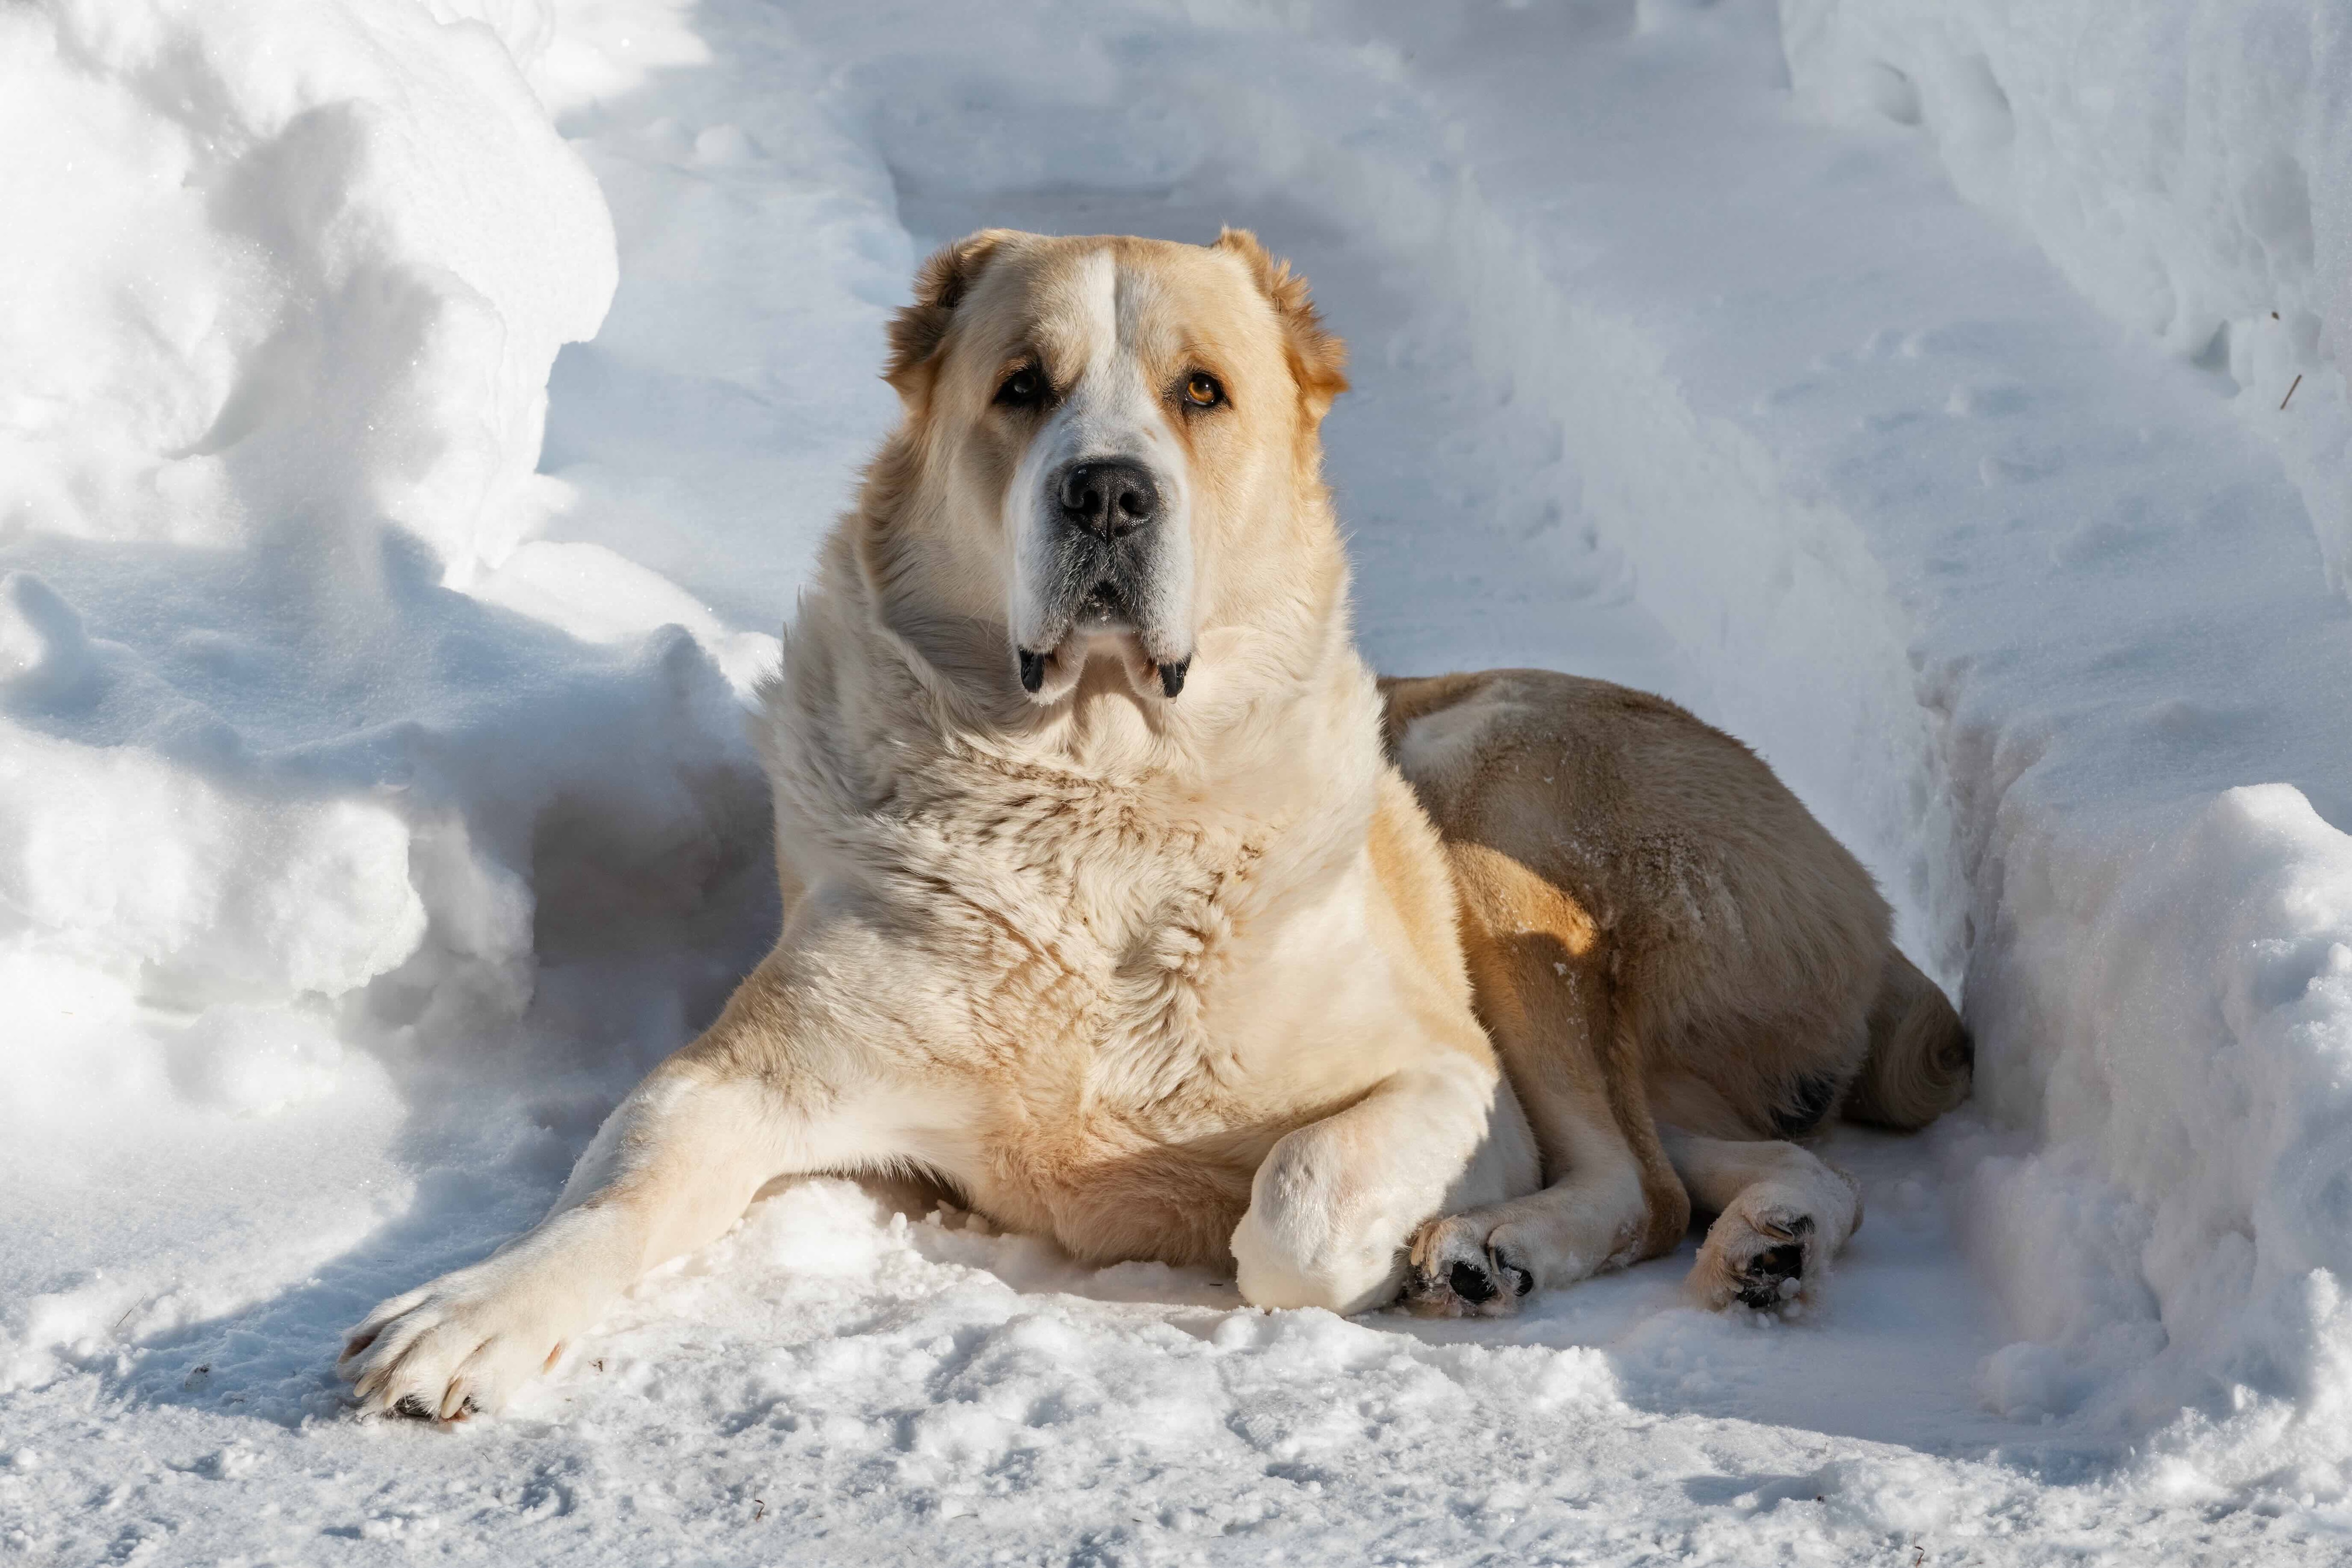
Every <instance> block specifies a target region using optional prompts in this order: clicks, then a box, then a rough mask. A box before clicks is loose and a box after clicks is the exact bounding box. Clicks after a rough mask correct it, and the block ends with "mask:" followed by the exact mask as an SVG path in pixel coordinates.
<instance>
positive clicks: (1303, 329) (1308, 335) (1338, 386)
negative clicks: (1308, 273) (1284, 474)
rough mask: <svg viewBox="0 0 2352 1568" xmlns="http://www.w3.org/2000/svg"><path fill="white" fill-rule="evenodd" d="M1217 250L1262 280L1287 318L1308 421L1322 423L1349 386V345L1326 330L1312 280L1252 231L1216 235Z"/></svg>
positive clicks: (1294, 369) (1288, 343) (1287, 339)
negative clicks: (1310, 287) (1311, 289)
mask: <svg viewBox="0 0 2352 1568" xmlns="http://www.w3.org/2000/svg"><path fill="white" fill-rule="evenodd" d="M1216 248H1217V249H1219V250H1222V251H1224V252H1226V253H1228V254H1230V255H1232V256H1236V257H1238V258H1239V259H1240V261H1241V264H1242V265H1243V266H1244V267H1247V268H1249V271H1250V276H1251V277H1255V278H1256V279H1257V286H1258V291H1259V292H1260V293H1262V294H1264V295H1265V297H1266V298H1267V300H1268V301H1270V302H1271V303H1272V304H1273V306H1274V313H1275V314H1276V316H1278V317H1280V318H1281V319H1282V329H1283V336H1284V339H1285V344H1284V346H1285V348H1286V350H1287V352H1288V354H1289V357H1290V373H1291V375H1292V376H1293V377H1294V378H1296V379H1297V382H1298V395H1299V399H1300V401H1301V402H1303V403H1304V404H1305V405H1306V412H1307V422H1308V423H1321V422H1322V419H1323V416H1324V415H1325V414H1327V413H1330V412H1331V400H1332V399H1333V398H1336V397H1338V396H1339V394H1340V393H1341V392H1346V391H1347V390H1348V345H1347V344H1346V343H1344V342H1341V341H1340V340H1339V337H1338V336H1337V335H1336V334H1334V333H1331V332H1328V331H1326V330H1325V329H1324V327H1323V318H1322V317H1321V316H1319V315H1318V314H1317V313H1316V309H1315V301H1314V300H1313V298H1310V297H1309V296H1308V294H1307V279H1306V278H1304V277H1300V276H1299V275H1298V274H1297V273H1295V272H1293V271H1291V270H1290V263H1288V262H1286V261H1276V260H1275V259H1274V257H1273V256H1268V255H1267V254H1266V250H1265V246H1262V245H1260V244H1258V243H1257V235H1254V234H1252V233H1250V232H1249V230H1247V229H1230V228H1229V229H1226V230H1224V231H1223V232H1222V233H1221V234H1219V235H1217V244H1216Z"/></svg>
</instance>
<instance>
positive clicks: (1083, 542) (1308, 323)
mask: <svg viewBox="0 0 2352 1568" xmlns="http://www.w3.org/2000/svg"><path fill="white" fill-rule="evenodd" d="M891 336H892V350H893V354H892V360H891V364H890V367H889V371H888V372H887V373H888V375H889V379H890V381H891V382H892V384H893V385H895V386H896V387H897V388H898V391H899V392H900V394H901V396H902V397H903V398H904V399H905V402H906V407H907V420H906V423H905V425H904V426H903V427H902V429H901V430H900V432H899V434H898V437H896V438H894V441H893V443H892V444H891V446H890V447H888V448H886V449H885V452H884V454H883V457H882V459H881V460H880V461H879V462H878V463H877V465H876V469H875V473H874V475H873V476H872V478H871V479H870V480H869V489H868V493H867V504H866V513H867V516H868V517H869V519H874V520H875V521H876V523H877V528H876V530H875V531H874V532H873V533H872V534H871V535H870V536H869V538H868V539H867V540H866V562H867V567H868V571H869V574H870V575H871V577H872V579H873V580H875V582H876V583H877V588H879V589H880V590H881V591H882V593H883V597H884V599H885V601H886V613H887V614H889V615H890V617H891V619H892V622H893V623H894V625H897V626H898V629H899V630H900V631H901V632H902V633H903V634H906V635H908V638H909V640H910V641H911V642H913V643H915V644H916V645H917V647H918V648H919V650H920V651H922V652H924V653H926V654H927V655H928V656H929V657H931V658H932V659H933V661H934V663H940V664H946V665H948V666H950V667H951V668H954V667H957V666H961V667H962V669H961V671H960V673H968V674H970V675H971V676H972V677H975V678H979V679H981V680H982V681H983V682H986V683H993V684H999V685H1002V684H1003V683H1006V682H1010V683H1013V684H1016V685H1017V686H1018V688H1019V689H1020V690H1021V691H1023V692H1024V693H1025V694H1027V700H1028V701H1029V702H1032V703H1035V704H1045V705H1050V704H1053V703H1055V702H1058V701H1060V700H1062V699H1063V698H1064V697H1066V696H1067V695H1069V694H1070V692H1071V691H1072V690H1073V689H1075V688H1076V687H1077V686H1078V685H1079V684H1080V683H1081V681H1082V679H1083V678H1084V677H1085V675H1086V673H1087V667H1088V665H1089V664H1097V667H1114V666H1115V667H1116V668H1117V669H1118V670H1119V671H1122V672H1123V673H1124V674H1125V675H1126V677H1127V681H1128V683H1129V685H1132V687H1133V688H1134V690H1135V691H1136V693H1137V694H1138V695H1140V696H1143V697H1146V698H1150V699H1154V700H1158V701H1161V702H1172V701H1174V700H1176V698H1177V697H1178V695H1180V694H1181V692H1182V690H1183V688H1184V684H1185V680H1186V677H1187V674H1188V673H1189V671H1190V670H1191V668H1192V664H1193V660H1194V658H1195V655H1196V652H1197V651H1198V649H1199V647H1200V644H1201V641H1202V634H1203V632H1204V631H1205V630H1207V629H1210V628H1215V627H1220V626H1232V625H1245V624H1251V623H1253V622H1258V621H1261V620H1265V618H1268V617H1276V618H1278V617H1279V616H1280V614H1281V612H1282V607H1283V604H1284V602H1285V601H1286V600H1287V601H1297V600H1298V599H1299V598H1300V597H1301V596H1302V595H1303V594H1307V593H1312V592H1318V591H1320V592H1327V593H1328V584H1325V583H1323V582H1321V581H1320V579H1322V578H1326V577H1329V576H1330V575H1332V573H1333V572H1334V571H1335V570H1337V569H1336V566H1334V565H1327V564H1326V563H1324V562H1323V561H1321V560H1320V559H1318V558H1319V557H1320V556H1321V555H1326V554H1328V555H1329V556H1331V557H1332V558H1333V560H1334V561H1335V562H1336V555H1337V544H1336V539H1335V538H1334V537H1333V530H1332V528H1331V523H1330V518H1329V514H1328V507H1326V506H1325V505H1324V504H1323V496H1322V490H1321V482H1320V476H1319V467H1320V451H1319V445H1318V438H1317V427H1318V423H1320V421H1321V419H1322V416H1323V413H1324V412H1325V410H1326V409H1328V407H1329V405H1330V400H1331V398H1332V397H1333V396H1334V395H1336V394H1337V393H1338V392H1339V391H1340V390H1341V389H1342V388H1343V387H1344V385H1345V382H1344V381H1343V380H1342V378H1341V375H1340V366H1341V364H1342V361H1343V352H1344V351H1343V350H1342V349H1341V348H1340V345H1339V342H1338V340H1336V339H1333V338H1331V337H1329V336H1328V334H1326V333H1324V332H1323V331H1322V330H1321V329H1320V327H1319V325H1318V322H1317V320H1316V318H1315V314H1314V310H1313V308H1312V307H1311V306H1310V305H1309V304H1308V303H1307V296H1306V288H1305V285H1304V283H1303V281H1302V280H1299V279H1296V278H1293V277H1290V276H1289V274H1288V272H1287V271H1286V269H1285V268H1282V267H1277V266H1276V264H1275V263H1274V262H1273V261H1272V260H1271V259H1270V258H1269V257H1267V256H1266V255H1265V251H1263V250H1262V249H1260V248H1259V246H1258V245H1257V243H1256V241H1255V240H1254V239H1253V238H1251V237H1250V236H1249V235H1245V234H1238V233H1234V232H1231V231H1228V233H1227V234H1226V235H1224V236H1223V238H1221V239H1220V240H1219V242H1218V243H1217V244H1216V245H1214V246H1186V245H1175V244H1171V243H1167V242H1163V241H1156V240H1140V239H1129V238H1079V239H1059V238H1047V237H1044V236H1040V235H1023V234H1013V233H1010V232H1007V231H1002V230H989V231H985V232H983V233H982V234H978V235H972V236H971V237H970V238H968V239H965V240H962V241H960V242H958V243H957V244H955V245H952V246H948V247H947V248H946V249H945V250H942V251H941V252H940V253H939V254H938V255H937V256H933V257H932V258H931V259H930V261H929V263H928V264H926V266H925V267H924V269H923V272H922V275H921V276H920V277H919V278H918V280H917V284H916V299H915V303H914V304H913V305H911V306H909V307H908V308H907V309H906V310H905V311H903V312H901V313H900V315H899V317H898V320H897V321H896V322H895V323H894V324H893V327H892V334H891Z"/></svg>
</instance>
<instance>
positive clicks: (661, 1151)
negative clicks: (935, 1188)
mask: <svg viewBox="0 0 2352 1568" xmlns="http://www.w3.org/2000/svg"><path fill="white" fill-rule="evenodd" d="M782 968H783V965H782V962H781V960H780V958H771V960H770V961H769V962H768V963H767V964H763V965H761V968H760V970H759V971H758V972H756V973H755V974H754V975H753V976H752V977H751V978H750V979H748V980H746V981H745V982H744V984H743V986H742V988H740V990H738V992H737V993H736V996H735V998H734V999H733V1000H732V1001H731V1002H730V1003H729V1004H728V1008H727V1011H726V1013H725V1015H724V1016H722V1017H721V1018H720V1019H719V1022H718V1023H716V1024H714V1025H713V1026H712V1027H711V1028H710V1030H709V1031H708V1032H707V1033H705V1034H704V1035H703V1036H702V1037H701V1038H700V1039H699V1040H696V1041H695V1042H694V1043H693V1044H691V1045H688V1046H687V1047H686V1048H685V1049H684V1050H682V1051H678V1052H677V1054H676V1055H674V1056H672V1057H670V1059H669V1060H668V1061H665V1062H664V1063H663V1064H662V1065H661V1066H659V1067H657V1068H656V1069H655V1070H654V1071H653V1072H652V1073H650V1074H649V1075H647V1077H646V1080H645V1082H642V1083H640V1084H638V1085H637V1087H636V1088H635V1090H634V1091H633V1092H631V1093H630V1094H629V1096H628V1098H627V1099H625V1100H624V1101H623V1102H622V1103H621V1104H620V1105H619V1107H618V1108H617V1109H615V1110H614V1112H613V1113H612V1115H611V1116H609V1117H608V1118H606V1120H605V1122H604V1126H603V1128H602V1129H601V1130H599V1131H598V1133H597V1134H596V1136H595V1138H594V1140H593V1142H591V1143H590V1145H589V1146H588V1149H587V1152H586V1153H584V1154H583V1155H581V1157H580V1162H579V1164H578V1165H577V1166H575V1167H574V1168H573V1170H572V1179H571V1180H570V1182H568V1183H567V1184H566V1185H565V1186H564V1189H563V1193H562V1197H559V1198H558V1199H557V1200H556V1203H555V1207H553V1208H552V1209H551V1210H550V1211H549V1213H548V1216H547V1218H545V1219H542V1220H541V1222H540V1223H539V1225H538V1226H537V1227H536V1228H533V1229H531V1230H530V1232H528V1233H527V1234H525V1235H524V1236H522V1237H521V1238H520V1239H517V1240H515V1241H513V1242H510V1243H509V1244H508V1245H507V1246H506V1247H505V1248H503V1249H500V1250H499V1251H498V1252H496V1253H494V1254H493V1255H491V1256H490V1257H488V1258H487V1259H485V1260H482V1261H481V1262H479V1263H476V1264H474V1265H472V1266H471V1267H469V1268H465V1269H459V1270H456V1271H454V1272H452V1273H448V1274H444V1275H443V1276H441V1278H439V1279H437V1280H435V1281H432V1282H431V1283H429V1284H426V1285H424V1286H422V1287H420V1288H418V1289H416V1290H414V1291H409V1292H408V1293H407V1294H405V1295H401V1296H395V1297H394V1298H393V1299H392V1300H390V1301H385V1302H383V1304H382V1305H380V1306H378V1307H377V1308H376V1309H375V1311H374V1312H370V1313H369V1314H368V1316H367V1318H366V1319H365V1321H363V1322H361V1323H360V1325H359V1326H358V1327H357V1328H355V1329H353V1330H352V1333H351V1338H350V1342H349V1343H348V1344H346V1346H345V1347H344V1350H343V1353H342V1356H341V1360H340V1361H339V1362H338V1364H337V1367H338V1370H339V1371H341V1373H342V1375H344V1376H345V1377H347V1378H349V1379H350V1380H351V1381H352V1385H354V1388H355V1391H356V1394H357V1396H358V1399H359V1402H360V1405H361V1407H362V1409H363V1410H381V1411H386V1412H394V1413H397V1414H401V1415H405V1416H433V1417H437V1418H438V1419H441V1420H445V1421H447V1420H456V1419H459V1418H461V1417H463V1416H467V1415H469V1414H472V1413H473V1412H475V1411H478V1410H494V1409H496V1408H498V1407H499V1406H500V1405H501V1404H503V1403H504V1402H505V1401H506V1399H507V1397H508V1396H509V1395H510V1394H511V1393H513V1391H514V1390H515V1389H516V1388H517V1387H518V1386H519V1385H521V1384H522V1383H524V1382H526V1381H528V1380H529V1379H530V1378H531V1377H534V1376H536V1375H539V1374H540V1373H541V1371H543V1370H545V1369H546V1368H547V1367H549V1366H551V1365H552V1364H554V1361H555V1358H556V1357H557V1356H558V1355H559V1354H562V1350H563V1347H564V1344H565V1343H566V1342H567V1341H569V1340H570V1339H572V1336H574V1335H576V1334H578V1333H582V1332H583V1331H585V1330H586V1329H588V1328H589V1327H590V1326H591V1325H593V1323H594V1322H595V1321H596V1320H597V1318H598V1317H600V1316H601V1315H602V1314H603V1313H604V1310H605V1308H606V1307H607V1306H609V1305H610V1304H611V1302H612V1301H613V1300H614V1298H615V1297H616V1296H618V1295H619V1294H620V1293H621V1292H622V1291H625V1290H627V1289H628V1288H629V1287H630V1286H631V1285H633V1284H635V1282H636V1281H638V1280H639V1279H640V1278H642V1277H643V1276H644V1274H645V1273H646V1270H650V1269H652V1268H654V1267H656V1265H658V1264H661V1263H663V1262H666V1261H667V1260H670V1259H672V1258H675V1257H677V1256H679V1255H680V1254H681V1253H685V1252H690V1251H692V1250H694V1249H696V1248H698V1247H701V1246H704V1245H705V1244H707V1243H709V1242H710V1241H712V1240H715V1239H718V1238H719V1236H721V1235H723V1234H725V1232H726V1231H727V1229H728V1228H729V1227H730V1226H732V1225H733V1224H734V1223H735V1221H736V1220H737V1219H738V1218H740V1217H741V1215H742V1213H743V1210H744V1208H745V1207H747V1206H748V1205H749V1204H750V1202H751V1197H752V1196H753V1195H754V1194H755V1193H757V1192H758V1191H759V1189H760V1188H761V1186H763V1185H765V1184H766V1183H767V1182H768V1181H769V1180H771V1179H772V1178H773V1177H775V1176H788V1175H794V1174H800V1173H806V1172H814V1171H819V1170H826V1169H841V1168H855V1167H856V1166H861V1165H867V1164H871V1163H873V1162H875V1161H877V1160H887V1159H888V1158H890V1157H892V1156H894V1155H898V1154H901V1153H903V1152H904V1151H903V1149H902V1148H901V1147H899V1146H898V1145H899V1143H900V1142H902V1141H903V1140H894V1139H893V1138H892V1137H891V1135H890V1129H891V1127H892V1125H893V1124H894V1119H893V1118H892V1117H890V1116H888V1115H887V1114H884V1113H881V1108H882V1107H883V1106H885V1105H887V1103H888V1102H889V1101H890V1099H891V1098H892V1097H890V1096H887V1095H885V1094H881V1093H879V1092H877V1091H878V1086H877V1085H874V1084H871V1083H866V1084H865V1085H864V1086H863V1087H862V1088H860V1089H857V1090H856V1091H854V1092H853V1091H852V1090H851V1089H850V1088H849V1087H848V1083H849V1082H852V1080H851V1079H850V1075H848V1074H846V1073H845V1072H842V1071H837V1070H836V1069H837V1067H838V1065H839V1060H840V1059H839V1053H838V1052H835V1051H828V1050H827V1049H826V1040H825V1037H826V1035H827V1034H829V1033H831V1032H833V1031H832V1030H829V1029H825V1028H812V1027H811V1024H810V1017H811V1015H812V1014H813V1013H814V1014H816V1015H818V1016H820V1017H821V1016H823V1013H824V1009H812V1008H810V1007H808V1006H806V1005H805V1001H806V998H804V997H803V996H800V995H796V993H795V989H794V988H793V986H792V984H791V983H790V982H789V981H788V980H787V979H785V978H784V977H782V972H781V971H782ZM835 1021H836V1022H837V1020H835Z"/></svg>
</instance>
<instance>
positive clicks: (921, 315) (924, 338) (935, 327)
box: [882, 229, 1013, 402]
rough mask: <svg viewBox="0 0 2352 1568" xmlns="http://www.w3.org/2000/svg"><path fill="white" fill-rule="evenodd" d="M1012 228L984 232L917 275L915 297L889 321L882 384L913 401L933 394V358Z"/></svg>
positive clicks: (936, 256)
mask: <svg viewBox="0 0 2352 1568" xmlns="http://www.w3.org/2000/svg"><path fill="white" fill-rule="evenodd" d="M1011 238H1013V230H1011V229H982V230H981V231H980V232H979V233H978V234H971V235H964V237H963V238H961V239H960V240H957V241H955V242H954V243H953V244H951V245H943V246H940V248H939V249H937V250H935V251H933V252H932V253H931V255H930V258H929V260H928V261H926V262H924V263H923V265H922V267H921V268H920V269H919V270H918V271H917V272H916V274H915V298H914V299H913V300H912V301H911V302H909V303H908V305H907V306H906V307H905V308H902V309H901V310H900V311H899V312H898V314H897V315H896V316H893V317H892V318H891V319H890V357H889V359H888V360H887V361H885V363H884V364H883V367H882V379H883V380H884V381H886V382H889V383H890V384H891V385H892V386H893V387H895V388H897V389H898V395H899V396H900V397H902V398H905V399H906V400H907V401H908V402H916V401H918V400H919V399H920V398H921V396H922V395H923V394H924V393H925V392H928V391H929V389H930V384H931V371H932V368H933V367H932V359H933V357H934V356H935V355H937V354H938V353H939V351H940V344H941V343H943V342H945V341H946V340H947V335H948V328H949V327H950V325H952V324H953V323H954V321H955V312H956V307H957V306H958V305H960V304H961V303H962V301H963V297H964V296H965V295H967V294H969V293H971V286H972V285H973V284H975V283H977V282H979V281H980V275H981V274H982V272H983V271H985V270H987V267H988V263H989V258H990V257H992V256H994V255H995V254H996V252H997V250H998V248H999V247H1000V246H1003V244H1004V242H1005V241H1006V240H1009V239H1011Z"/></svg>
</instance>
